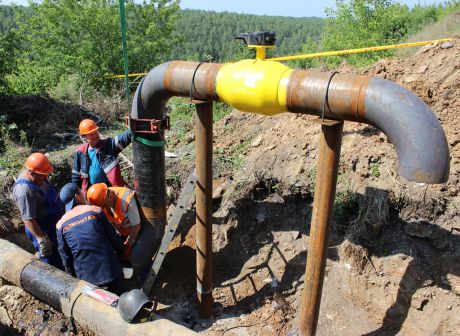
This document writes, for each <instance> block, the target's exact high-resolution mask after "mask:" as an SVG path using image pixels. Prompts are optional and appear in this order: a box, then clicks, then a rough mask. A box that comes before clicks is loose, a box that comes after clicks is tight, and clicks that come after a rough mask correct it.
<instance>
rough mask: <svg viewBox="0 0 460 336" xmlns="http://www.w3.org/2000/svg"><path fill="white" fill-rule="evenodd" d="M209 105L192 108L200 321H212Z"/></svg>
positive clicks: (202, 104)
mask: <svg viewBox="0 0 460 336" xmlns="http://www.w3.org/2000/svg"><path fill="white" fill-rule="evenodd" d="M212 104H213V103H212V102H202V103H198V104H197V105H196V111H197V116H196V120H195V151H196V175H197V184H196V188H195V195H196V281H197V283H196V292H197V298H198V303H199V306H200V315H201V316H202V317H203V318H211V317H212V304H213V298H212V106H213V105H212Z"/></svg>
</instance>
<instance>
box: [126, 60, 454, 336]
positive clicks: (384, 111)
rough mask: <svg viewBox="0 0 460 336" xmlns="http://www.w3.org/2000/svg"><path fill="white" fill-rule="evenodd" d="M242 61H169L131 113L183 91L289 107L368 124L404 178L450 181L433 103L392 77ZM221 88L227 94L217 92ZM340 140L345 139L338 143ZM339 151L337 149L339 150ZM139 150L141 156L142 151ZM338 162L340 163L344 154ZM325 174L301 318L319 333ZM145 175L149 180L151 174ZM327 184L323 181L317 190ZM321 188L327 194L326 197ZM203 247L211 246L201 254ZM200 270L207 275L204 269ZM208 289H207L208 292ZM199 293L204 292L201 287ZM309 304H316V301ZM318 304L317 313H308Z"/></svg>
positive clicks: (154, 112)
mask: <svg viewBox="0 0 460 336" xmlns="http://www.w3.org/2000/svg"><path fill="white" fill-rule="evenodd" d="M241 62H242V63H240V65H241V66H240V65H238V64H237V65H236V66H235V67H233V66H228V67H227V65H225V66H224V68H222V71H220V70H221V67H222V65H220V64H209V63H196V62H183V61H174V62H168V63H164V64H162V65H160V66H158V67H156V68H154V69H153V70H151V71H150V72H149V74H148V75H147V76H146V77H145V78H144V80H143V81H142V83H141V84H140V86H139V87H138V89H137V91H136V94H135V97H134V100H133V108H132V112H131V116H132V118H140V117H142V118H152V117H154V116H156V117H157V118H158V116H161V115H162V114H163V113H164V112H165V105H166V102H167V100H168V99H169V98H170V97H172V96H182V97H189V98H190V99H199V100H206V101H212V100H214V101H217V100H220V101H223V102H227V103H229V102H230V104H233V102H234V103H235V106H241V107H242V108H244V109H243V110H244V111H246V112H257V113H263V114H276V113H281V112H283V111H288V112H295V113H304V114H311V115H317V116H322V117H323V118H328V119H335V120H339V121H344V120H349V121H355V122H362V123H367V124H369V125H373V126H375V127H376V128H377V129H379V130H381V131H382V132H383V133H385V135H386V136H387V137H388V139H389V141H390V142H391V143H393V145H394V146H395V147H396V151H397V155H398V164H399V173H400V174H401V176H403V177H404V178H406V179H408V180H412V181H416V182H424V183H443V182H446V181H447V179H448V176H449V147H448V145H447V140H446V137H445V134H444V131H443V130H442V127H441V125H440V123H439V121H438V120H437V119H436V116H435V115H434V113H433V112H432V111H431V110H430V109H429V107H428V106H427V105H426V104H424V103H423V102H422V101H421V100H420V99H419V98H418V97H417V96H415V95H414V94H413V93H412V92H410V91H409V90H406V89H405V88H403V87H401V86H399V85H397V84H395V83H393V82H390V81H388V80H384V79H380V78H373V77H369V76H357V75H348V74H339V73H337V74H336V73H321V72H317V71H305V70H302V71H300V70H294V71H292V70H288V69H286V68H283V67H280V66H279V65H273V63H271V64H268V63H267V64H262V65H261V64H260V62H270V61H260V60H259V61H257V60H250V61H248V60H245V61H241ZM257 62H259V63H257ZM253 65H254V67H252V66H253ZM265 65H267V66H265ZM271 65H273V67H271ZM225 67H226V70H224V69H225ZM272 70H275V71H272ZM273 81H275V84H276V85H274V84H273ZM218 83H219V84H220V86H219V85H218ZM222 84H224V85H222ZM264 84H267V85H264ZM232 85H233V86H232ZM218 87H219V92H220V93H221V96H219V94H218V93H217V91H218V90H217V88H218ZM252 95H253V96H252ZM251 97H254V98H255V99H252V98H251ZM265 107H268V108H269V113H264V108H265ZM158 119H160V118H158ZM337 127H338V126H337ZM340 127H342V126H340ZM331 129H334V126H331ZM331 129H329V130H324V132H323V133H324V134H323V136H324V137H325V139H324V142H325V143H326V144H328V141H330V139H329V137H330V136H329V135H328V136H326V134H327V133H328V132H329V131H330V130H331ZM328 139H329V140H328ZM338 143H339V144H340V141H338ZM326 148H327V147H326ZM326 151H328V150H326ZM332 152H334V151H331V153H332ZM337 153H338V151H337V152H336V153H335V154H334V155H337ZM134 155H137V154H136V152H135V153H134ZM157 155H162V153H161V154H158V153H157ZM328 155H331V154H328ZM336 159H337V162H338V157H337V158H336ZM197 160H198V159H197ZM328 160H329V159H327V160H326V161H328ZM334 164H335V163H334ZM135 165H136V163H135ZM321 165H323V164H321ZM335 169H336V168H335ZM321 174H325V175H324V176H323V177H321V178H322V179H325V180H326V179H332V180H333V183H332V184H331V185H329V186H328V187H327V188H331V189H330V190H329V191H327V190H326V189H325V190H324V191H323V190H319V191H318V198H324V199H325V200H326V201H324V200H323V201H321V204H320V203H318V202H320V200H316V199H315V202H316V204H318V205H316V206H315V209H316V211H315V216H318V219H317V220H315V223H314V224H312V226H314V227H316V228H317V229H313V228H312V230H313V231H315V230H318V231H317V232H318V233H315V234H314V235H315V237H312V244H313V245H315V246H317V248H315V249H313V247H312V250H311V251H309V253H311V254H309V260H310V263H312V262H313V260H316V261H315V264H314V265H310V266H308V263H307V269H308V270H307V274H308V272H309V269H310V268H311V269H312V270H315V271H314V279H312V280H308V277H307V278H306V279H307V280H306V281H308V282H309V284H308V285H306V286H307V287H311V288H310V289H306V291H307V292H308V293H309V294H308V295H306V294H305V295H304V299H303V300H304V302H303V304H302V306H303V307H306V308H305V312H304V313H303V314H304V315H305V316H309V317H303V318H302V321H303V322H305V321H307V320H308V321H307V322H305V325H306V327H304V329H303V332H304V333H306V332H310V333H314V331H315V328H316V321H317V314H318V313H317V310H318V309H319V299H318V297H320V295H321V285H322V281H323V272H324V265H323V263H324V260H325V259H324V258H325V256H324V251H323V252H322V255H320V256H319V257H318V256H316V257H315V253H320V252H317V250H324V246H326V245H327V233H328V225H329V224H330V222H329V223H328V220H329V221H330V218H329V217H330V211H331V209H330V208H331V207H332V204H333V199H334V193H335V182H336V181H335V179H336V176H335V175H336V172H335V173H334V172H332V173H331V172H330V171H326V172H322V173H321ZM334 176H335V177H334ZM145 178H146V179H148V177H147V176H146V177H145ZM161 183H163V182H161ZM322 184H323V183H317V188H318V185H322ZM163 186H164V185H159V187H163ZM324 188H326V187H324ZM141 192H142V190H141ZM209 193H210V189H209ZM322 193H324V195H323V196H321V197H320V196H319V195H320V194H322ZM328 194H329V195H328ZM197 197H198V196H197ZM328 202H329V203H328ZM200 216H201V217H200V218H201V220H202V221H207V219H204V216H205V214H203V215H200ZM321 218H322V219H321ZM320 219H321V220H320ZM316 221H317V222H316ZM198 226H200V225H198V223H197V229H198ZM201 226H202V225H201ZM321 232H322V233H321ZM197 236H198V234H197ZM200 249H206V251H208V247H207V245H206V246H200ZM203 251H205V250H202V251H201V252H200V253H203ZM209 251H210V249H209ZM202 255H204V254H202ZM318 260H319V262H318ZM318 265H319V266H320V267H318ZM201 267H202V266H200V268H201ZM318 270H319V271H318ZM321 270H322V271H321ZM201 272H203V273H204V272H205V270H203V271H200V273H201ZM199 281H200V282H201V284H202V285H203V281H205V280H204V278H201V277H200V279H199ZM310 281H311V284H310ZM210 288H211V287H210ZM210 288H207V289H206V290H207V291H209V290H210ZM201 292H202V293H203V290H202V291H201ZM305 302H311V303H312V306H310V303H305ZM307 306H308V307H307ZM313 308H314V311H310V312H308V311H307V309H313ZM304 320H305V321H304ZM312 321H313V322H312Z"/></svg>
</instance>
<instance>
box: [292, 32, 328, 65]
mask: <svg viewBox="0 0 460 336" xmlns="http://www.w3.org/2000/svg"><path fill="white" fill-rule="evenodd" d="M318 49H319V45H318V42H316V41H315V40H314V39H313V38H312V37H311V36H309V37H308V38H307V40H306V42H305V44H302V50H301V51H300V54H313V53H316V52H318ZM319 64H320V62H319V60H318V59H317V58H302V59H298V60H293V61H290V62H288V65H289V66H290V67H292V68H296V69H310V68H315V67H318V66H319Z"/></svg>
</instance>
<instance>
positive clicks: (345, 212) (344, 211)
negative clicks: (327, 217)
mask: <svg viewBox="0 0 460 336" xmlns="http://www.w3.org/2000/svg"><path fill="white" fill-rule="evenodd" d="M358 207H359V203H358V194H356V193H354V192H352V191H351V190H350V189H345V190H340V191H337V193H336V194H335V200H334V207H333V216H334V217H335V218H336V219H337V220H338V221H345V220H346V219H347V218H348V217H349V216H350V215H351V214H353V213H354V212H356V210H357V209H358Z"/></svg>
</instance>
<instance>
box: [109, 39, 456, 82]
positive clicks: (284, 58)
mask: <svg viewBox="0 0 460 336" xmlns="http://www.w3.org/2000/svg"><path fill="white" fill-rule="evenodd" d="M450 40H452V38H445V39H439V40H430V41H420V42H411V43H401V44H391V45H386V46H378V47H368V48H359V49H346V50H338V51H325V52H319V53H314V54H303V55H292V56H282V57H274V58H267V60H270V61H288V60H295V59H301V58H315V57H325V56H338V55H346V54H357V53H363V52H370V51H379V50H387V49H397V48H405V47H416V46H422V45H427V44H431V43H438V42H447V41H450ZM146 74H147V72H142V73H135V74H129V75H128V77H139V76H145V75H146ZM123 77H125V75H113V76H107V77H105V78H107V79H115V78H123Z"/></svg>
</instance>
